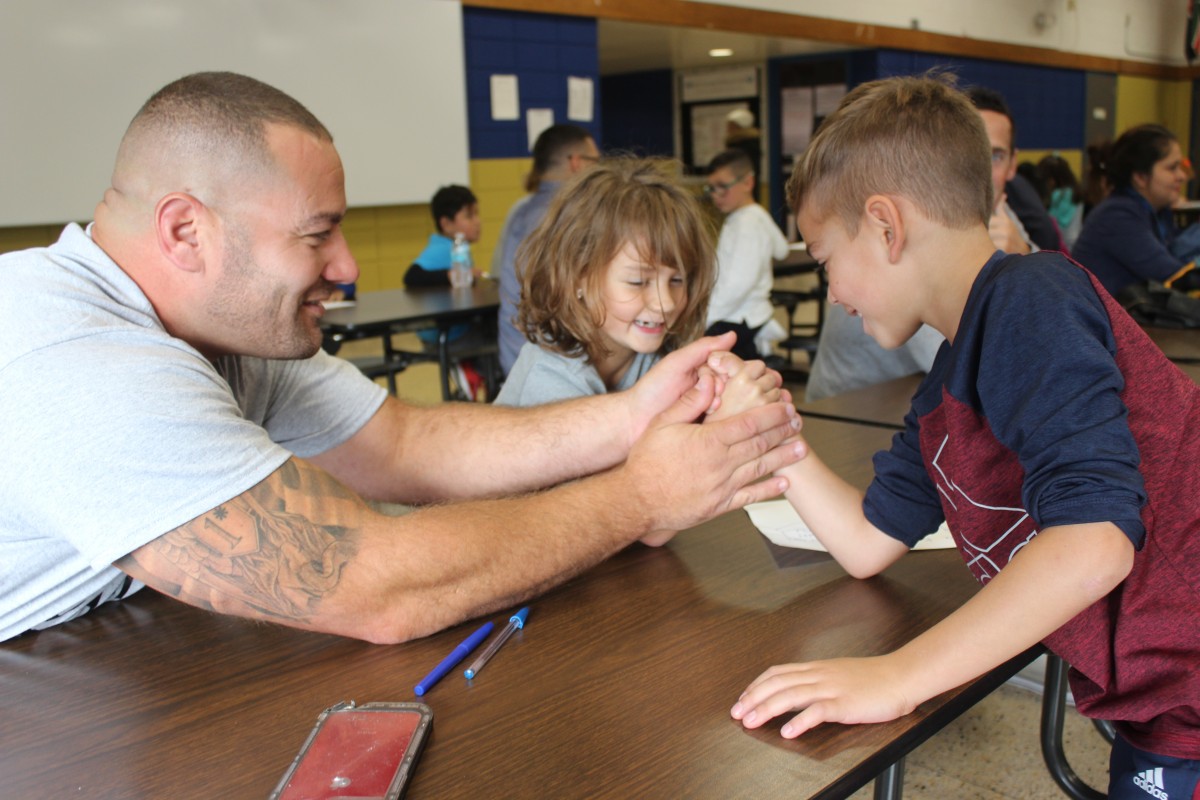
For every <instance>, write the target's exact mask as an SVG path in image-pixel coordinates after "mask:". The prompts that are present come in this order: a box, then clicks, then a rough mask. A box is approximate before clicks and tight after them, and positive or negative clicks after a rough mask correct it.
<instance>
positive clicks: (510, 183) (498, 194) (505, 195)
mask: <svg viewBox="0 0 1200 800" xmlns="http://www.w3.org/2000/svg"><path fill="white" fill-rule="evenodd" d="M532 166H533V159H531V158H487V159H476V160H474V161H472V162H471V172H470V175H471V191H473V192H474V193H475V196H476V197H478V198H479V215H480V216H481V217H482V218H483V233H482V234H481V235H480V237H479V241H478V242H476V244H475V247H474V248H473V249H472V255H473V257H474V258H475V265H476V266H478V267H480V268H481V269H484V270H488V269H490V268H491V264H492V254H493V253H494V252H495V250H496V245H497V244H498V242H499V240H500V230H501V229H502V228H503V227H504V220H505V219H506V218H507V217H508V212H509V210H510V209H511V208H512V207H513V206H514V205H515V204H516V202H517V201H518V200H520V199H521V198H522V197H524V196H525V194H526V192H525V176H526V175H528V174H529V170H530V168H531V167H532Z"/></svg>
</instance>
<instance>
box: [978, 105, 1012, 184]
mask: <svg viewBox="0 0 1200 800" xmlns="http://www.w3.org/2000/svg"><path fill="white" fill-rule="evenodd" d="M979 116H981V117H983V127H985V128H987V135H988V142H989V143H990V144H991V145H992V190H993V191H994V192H995V194H994V195H993V198H992V199H993V200H994V201H995V202H996V203H999V202H1000V196H1001V195H1002V194H1004V184H1006V183H1008V182H1009V181H1011V180H1012V178H1013V175H1016V174H1017V153H1016V150H1014V149H1013V140H1012V139H1013V129H1012V120H1010V119H1009V118H1008V117H1006V116H1004V115H1003V114H1000V113H997V112H995V111H980V112H979Z"/></svg>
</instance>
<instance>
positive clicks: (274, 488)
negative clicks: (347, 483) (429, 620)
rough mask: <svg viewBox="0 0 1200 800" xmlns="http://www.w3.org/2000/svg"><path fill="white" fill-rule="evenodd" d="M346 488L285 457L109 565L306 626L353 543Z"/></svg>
mask: <svg viewBox="0 0 1200 800" xmlns="http://www.w3.org/2000/svg"><path fill="white" fill-rule="evenodd" d="M360 506H361V501H359V500H358V498H356V497H355V496H354V495H353V494H352V493H350V492H349V491H347V490H346V488H345V487H344V486H342V485H341V484H340V483H338V482H337V481H336V480H335V479H334V478H333V477H331V476H330V475H329V474H328V473H326V472H324V471H323V470H320V469H318V468H316V467H313V466H312V465H310V464H306V463H305V462H303V461H300V460H297V459H292V460H290V461H288V462H287V463H286V464H284V465H283V466H282V467H280V468H279V469H278V470H276V471H275V472H274V473H272V474H271V475H270V476H269V477H267V478H266V479H265V480H263V481H262V482H261V483H259V484H258V485H257V486H255V487H253V488H252V489H249V490H248V491H246V492H243V493H242V494H241V495H239V496H237V497H235V498H233V499H232V500H230V501H229V502H227V503H223V504H222V505H220V506H217V507H216V508H214V509H212V510H211V511H209V512H207V513H205V514H202V515H201V516H199V517H197V518H196V519H193V520H192V521H191V522H188V523H186V524H184V525H182V526H180V527H179V528H176V529H175V530H173V531H170V532H168V533H166V534H164V535H162V536H160V537H158V538H157V539H155V540H154V541H152V542H150V543H148V544H146V545H144V546H143V547H140V548H138V549H137V550H135V551H134V552H132V553H130V554H129V555H128V556H126V557H124V558H122V559H121V560H119V561H117V562H116V566H117V567H118V568H119V569H121V570H123V571H125V572H127V573H129V574H130V575H132V576H133V577H135V578H137V579H138V580H141V581H142V582H143V583H145V584H147V585H148V586H151V587H153V588H155V589H157V590H158V591H160V592H163V593H165V594H168V595H171V596H173V597H176V598H178V599H180V600H183V601H184V602H187V603H190V604H192V605H196V606H199V607H201V608H207V609H211V610H214V611H220V612H223V613H227V614H237V615H239V616H249V617H256V618H259V619H268V620H274V621H277V622H285V623H287V622H290V623H291V624H294V625H299V626H301V627H305V626H306V622H308V621H310V620H311V619H312V618H313V616H315V615H316V614H317V613H318V611H319V610H320V607H321V603H322V601H323V600H324V599H325V598H326V596H327V595H329V594H330V593H331V592H332V591H334V590H335V589H336V588H337V587H338V584H339V582H340V580H341V578H342V572H343V570H344V568H345V566H346V564H347V562H348V561H349V560H350V559H351V558H352V557H353V556H354V554H355V552H356V548H357V544H356V540H357V531H356V530H355V529H354V528H352V527H349V526H348V524H347V523H348V522H349V521H350V520H361V519H362V517H361V515H360V514H359V513H354V510H355V509H356V508H358V507H360Z"/></svg>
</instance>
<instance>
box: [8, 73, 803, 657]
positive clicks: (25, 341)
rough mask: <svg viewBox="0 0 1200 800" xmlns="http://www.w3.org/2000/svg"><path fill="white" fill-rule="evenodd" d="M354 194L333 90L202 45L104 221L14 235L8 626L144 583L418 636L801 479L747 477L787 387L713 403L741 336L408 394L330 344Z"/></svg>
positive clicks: (274, 616) (770, 446)
mask: <svg viewBox="0 0 1200 800" xmlns="http://www.w3.org/2000/svg"><path fill="white" fill-rule="evenodd" d="M345 213H346V197H345V189H344V183H343V175H342V166H341V161H340V159H339V157H338V154H337V150H336V149H335V148H334V146H333V140H332V137H331V136H330V134H329V132H328V131H327V130H326V129H325V128H324V126H323V125H321V123H320V122H319V121H318V120H317V119H316V118H315V117H313V116H312V114H310V113H309V112H308V111H307V110H306V109H305V108H304V107H303V106H301V105H300V104H299V103H297V102H296V101H295V100H293V99H292V98H291V97H288V96H287V95H285V94H283V93H282V92H279V91H278V90H276V89H274V88H272V87H270V86H267V85H265V84H262V83H260V82H258V81H256V80H254V79H251V78H247V77H244V76H241V75H235V74H232V73H201V74H197V75H191V76H187V77H185V78H182V79H180V80H178V81H175V82H174V83H171V84H169V85H168V86H166V87H164V88H163V89H162V90H160V91H159V92H158V93H156V94H155V95H154V96H153V97H152V98H151V99H150V100H149V101H148V102H147V103H146V105H145V106H143V107H142V109H141V111H139V112H138V114H137V115H136V116H135V118H134V120H133V122H132V123H131V124H130V126H129V129H128V130H127V131H126V133H125V136H124V138H123V139H122V141H121V146H120V149H119V151H118V154H117V159H116V164H115V167H114V169H113V174H112V185H111V186H110V188H109V189H108V190H107V191H106V192H105V193H104V197H103V199H102V201H101V202H100V204H99V205H98V206H97V208H96V214H95V220H94V222H93V223H92V224H91V225H90V226H88V228H87V229H86V230H85V229H83V228H80V227H79V226H76V225H70V226H68V227H67V228H66V230H65V231H64V232H63V234H62V237H61V238H60V239H59V241H58V242H57V243H56V244H54V245H53V246H51V247H49V248H39V249H34V250H28V251H24V252H20V253H12V254H8V255H5V256H2V257H0V270H2V271H3V273H4V275H5V276H6V278H7V279H8V281H9V283H10V285H13V286H20V287H21V292H20V294H17V293H7V294H5V295H4V296H3V299H2V300H0V338H2V339H3V341H4V342H5V348H4V349H3V352H0V418H2V419H3V420H4V425H5V432H6V434H7V441H6V443H5V447H4V448H0V474H3V475H4V476H5V480H4V481H3V482H0V640H3V639H7V638H10V637H12V636H16V635H19V634H21V633H23V632H25V631H28V630H32V629H37V628H40V627H45V626H46V625H49V624H55V623H58V622H62V621H64V620H67V619H70V618H72V617H74V616H77V615H78V614H81V613H86V612H88V611H90V610H92V609H93V608H94V607H96V606H97V605H98V604H101V603H103V602H105V601H108V600H114V599H119V598H121V597H124V596H126V595H128V594H129V593H130V592H131V591H133V590H136V589H137V588H139V586H140V585H141V584H144V585H147V586H150V587H152V588H154V589H156V590H158V591H160V592H164V593H166V594H169V595H172V596H174V597H177V598H178V599H180V600H182V601H184V602H187V603H191V604H193V605H197V606H201V607H204V608H210V609H213V610H216V611H219V612H223V613H229V614H236V615H240V616H246V617H253V618H257V619H264V620H271V621H276V622H280V623H284V624H288V625H293V626H296V627H302V628H309V629H314V630H322V631H329V632H334V633H340V634H343V635H347V636H355V637H359V638H363V639H368V640H372V641H379V642H396V641H402V640H405V639H408V638H412V637H416V636H423V635H425V634H429V633H432V632H434V631H437V630H440V629H441V628H444V627H446V626H448V625H452V624H455V623H457V622H459V621H461V620H463V619H466V618H468V617H471V616H475V615H478V614H482V613H485V612H487V611H490V610H493V609H496V608H500V607H504V606H508V605H511V604H512V603H514V602H518V601H519V600H521V599H523V598H526V597H529V596H531V595H532V594H533V593H534V592H536V591H538V590H540V589H542V588H544V587H546V586H548V585H551V584H552V583H555V582H558V581H561V580H564V579H566V578H567V577H569V576H571V575H573V574H575V573H577V572H579V571H580V570H582V569H584V568H586V567H587V566H589V565H591V564H594V563H595V562H597V561H599V560H600V559H602V558H605V557H606V556H608V555H610V554H611V553H613V552H615V551H617V550H619V549H620V548H622V547H624V546H626V545H628V544H629V543H631V542H633V541H636V540H638V539H639V538H643V537H648V536H650V535H651V534H654V537H653V540H654V541H661V540H662V539H663V538H664V534H663V533H662V532H664V531H667V532H669V531H674V530H679V529H681V528H685V527H688V526H690V525H693V524H695V523H697V522H700V521H702V520H704V519H707V518H709V517H712V516H714V515H716V514H718V513H721V512H723V511H726V510H729V509H731V508H737V507H740V506H741V505H744V504H745V503H747V502H752V501H755V500H761V499H765V498H766V497H768V496H771V495H774V494H777V493H778V492H779V491H780V490H781V487H782V483H784V482H782V479H774V480H769V481H765V482H762V483H754V481H755V480H756V476H758V475H762V474H767V473H770V472H773V471H774V470H775V469H776V468H778V467H780V466H783V465H785V464H788V463H792V462H794V461H796V460H797V459H798V458H799V457H800V453H801V452H802V451H801V448H799V447H797V446H795V445H783V444H782V443H783V442H784V440H785V439H786V438H787V437H788V436H789V435H791V434H792V433H793V432H794V430H795V427H796V420H795V412H794V410H793V409H791V408H790V407H789V406H785V405H784V404H783V403H775V404H771V405H766V406H763V407H762V408H760V409H757V410H755V411H753V412H747V414H746V415H744V416H743V417H742V418H740V419H731V420H728V421H727V423H728V424H727V423H726V422H715V423H710V424H706V425H692V424H690V423H691V422H692V421H693V420H695V419H696V418H698V417H699V416H700V415H701V414H703V413H704V411H705V410H706V409H707V408H708V407H709V406H710V404H711V403H712V400H713V398H714V395H715V393H716V392H717V391H718V390H719V387H718V386H717V385H716V383H715V381H714V379H713V377H712V376H711V375H707V374H701V373H702V370H701V367H702V365H703V364H704V363H705V361H706V360H707V358H708V355H709V353H710V352H711V351H713V350H714V349H718V348H720V347H722V346H724V347H728V341H726V340H720V339H717V340H714V339H707V340H702V341H701V342H698V343H696V344H695V345H693V346H691V347H688V348H684V349H683V350H680V351H679V352H678V353H675V354H673V355H672V356H671V357H669V358H667V359H664V360H663V362H662V363H661V364H660V365H659V366H658V367H656V368H655V369H653V370H651V371H650V373H648V374H647V375H646V376H645V377H644V378H643V379H642V380H641V381H640V382H639V383H638V385H637V387H636V388H634V389H632V390H630V391H627V392H621V393H617V394H613V395H606V396H603V397H593V398H585V399H582V400H579V401H574V402H569V403H561V404H556V405H554V406H551V407H547V408H540V409H512V408H499V407H478V406H476V405H475V404H455V403H451V404H444V405H441V406H437V407H434V408H418V407H414V406H409V405H407V404H404V403H402V402H401V401H399V400H397V399H395V398H391V397H388V396H386V395H385V393H384V392H383V391H382V390H381V389H380V388H378V387H376V386H375V385H374V384H372V383H371V382H369V381H368V380H367V379H366V378H364V377H362V376H361V375H360V374H359V373H358V372H357V371H355V370H354V369H353V368H352V367H350V366H349V365H348V364H346V363H344V362H341V361H338V360H337V359H335V358H333V357H331V356H327V355H325V354H324V353H321V352H320V350H319V348H320V343H321V330H320V326H319V322H320V318H321V315H322V313H323V306H322V301H323V300H326V299H328V298H329V296H330V294H331V293H332V291H333V288H334V284H335V283H349V282H351V281H353V280H354V279H355V278H356V277H357V275H358V267H357V266H356V265H355V263H354V259H353V257H352V256H351V254H350V251H349V248H348V247H347V244H346V240H345V238H344V237H343V235H342V230H341V227H340V223H341V220H342V218H343V216H344V215H345ZM760 454H761V455H760ZM592 473H597V474H595V475H594V476H593V477H584V476H588V475H591V474H592ZM546 486H556V487H557V488H552V489H550V490H547V491H540V492H536V493H532V494H530V493H529V492H532V491H533V490H535V489H541V488H542V487H546ZM655 487H656V488H655ZM472 497H487V498H492V499H488V500H478V501H468V499H469V498H472ZM497 498H500V499H497ZM367 499H371V500H381V501H387V502H403V503H417V504H419V503H427V502H436V504H435V505H432V506H431V507H430V508H427V509H420V510H417V511H415V512H414V513H412V514H408V515H405V516H403V517H390V516H386V515H383V514H380V513H378V512H377V511H375V510H374V509H373V507H372V506H371V505H369V504H368V503H367V502H366V500H367ZM455 501H459V502H455ZM562 508H569V509H571V513H569V514H564V513H559V512H558V509H562ZM580 509H586V510H587V513H579V510H580ZM547 542H553V543H554V546H553V547H548V546H546V544H547Z"/></svg>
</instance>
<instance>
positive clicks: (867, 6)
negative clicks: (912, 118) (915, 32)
mask: <svg viewBox="0 0 1200 800" xmlns="http://www.w3.org/2000/svg"><path fill="white" fill-rule="evenodd" d="M703 2H707V3H717V4H720V5H729V6H739V7H743V8H755V9H761V10H766V11H776V12H781V13H785V14H800V15H804V16H811V17H824V18H827V19H837V20H844V21H847V22H861V23H863V24H867V25H884V26H888V27H893V28H910V27H913V26H914V21H915V22H916V27H919V28H920V29H921V30H923V31H928V32H930V33H941V34H946V35H949V36H963V37H966V38H970V39H984V40H988V41H994V42H1009V43H1013V44H1022V45H1032V46H1037V47H1048V48H1051V49H1054V50H1062V51H1065V52H1069V53H1078V54H1084V55H1093V56H1103V57H1107V58H1119V59H1127V60H1130V61H1151V62H1155V63H1160V64H1173V65H1180V66H1182V65H1185V64H1186V63H1187V61H1186V58H1185V57H1184V50H1183V39H1184V31H1185V29H1186V23H1187V0H906V1H905V2H898V0H837V2H836V3H835V2H833V0H703ZM1039 14H1040V15H1042V16H1041V19H1042V20H1043V21H1044V22H1045V23H1046V24H1045V27H1044V28H1042V29H1040V30H1039V29H1038V27H1037V26H1036V24H1035V18H1036V17H1038V15H1039Z"/></svg>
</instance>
